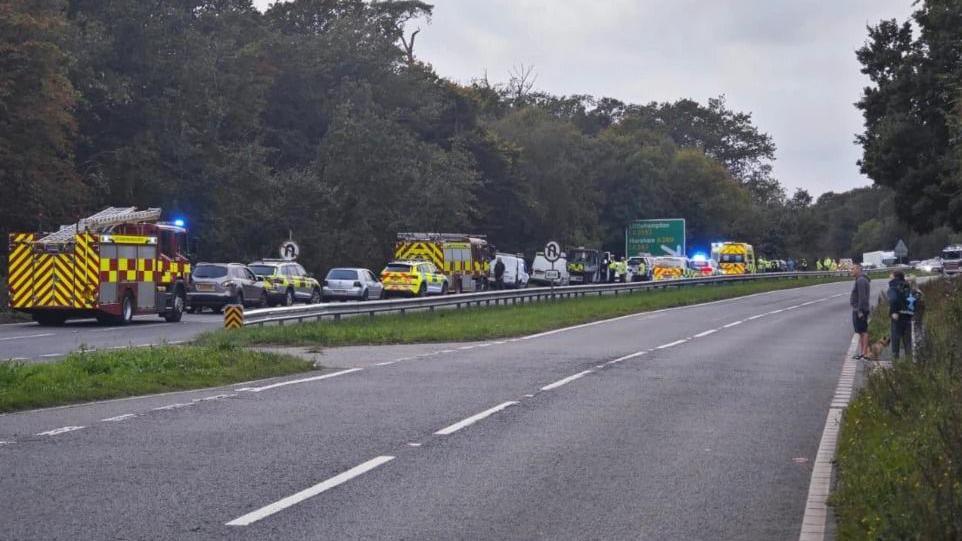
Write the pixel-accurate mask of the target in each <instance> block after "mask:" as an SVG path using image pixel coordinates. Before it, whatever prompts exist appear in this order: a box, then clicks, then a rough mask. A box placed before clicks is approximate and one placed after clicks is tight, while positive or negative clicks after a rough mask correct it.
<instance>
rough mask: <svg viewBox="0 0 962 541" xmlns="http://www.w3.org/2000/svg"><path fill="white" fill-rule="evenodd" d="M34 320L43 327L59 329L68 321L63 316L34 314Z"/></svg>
mask: <svg viewBox="0 0 962 541" xmlns="http://www.w3.org/2000/svg"><path fill="white" fill-rule="evenodd" d="M33 320H34V321H36V322H37V324H39V325H41V326H43V327H59V326H61V325H63V324H64V323H65V322H66V321H67V316H65V315H63V314H34V315H33Z"/></svg>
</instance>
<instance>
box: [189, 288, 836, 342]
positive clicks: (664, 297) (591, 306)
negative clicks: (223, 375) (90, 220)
mask: <svg viewBox="0 0 962 541" xmlns="http://www.w3.org/2000/svg"><path fill="white" fill-rule="evenodd" d="M848 279H849V278H800V279H798V280H775V279H772V280H760V281H757V282H748V283H737V284H727V285H707V286H686V287H681V288H678V289H666V290H656V291H642V292H637V293H634V294H631V295H628V294H622V295H618V296H614V295H605V296H600V297H599V296H592V297H580V298H575V299H559V300H554V301H546V302H536V303H530V304H524V305H510V306H491V307H480V308H469V309H462V310H437V311H434V312H417V313H410V312H409V313H408V314H406V315H403V316H402V315H384V316H377V317H375V318H373V319H372V318H368V317H355V318H349V319H345V320H342V321H338V322H333V321H323V322H312V323H302V324H297V325H284V326H264V327H246V328H243V329H238V330H234V331H215V332H212V333H208V334H206V335H204V336H202V337H200V338H199V339H198V341H197V343H199V344H204V345H220V344H231V345H244V346H251V345H291V346H328V347H330V346H348V345H365V344H408V343H426V342H460V341H471V340H489V339H495V338H505V337H511V336H523V335H527V334H532V333H538V332H543V331H547V330H551V329H557V328H561V327H566V326H570V325H578V324H581V323H587V322H591V321H597V320H600V319H606V318H611V317H617V316H622V315H627V314H632V313H637V312H645V311H650V310H657V309H661V308H669V307H674V306H684V305H689V304H697V303H703V302H709V301H715V300H722V299H730V298H734V297H741V296H744V295H750V294H753V293H760V292H765V291H773V290H781V289H789V288H795V287H802V286H809V285H815V284H822V283H829V282H836V281H839V280H848Z"/></svg>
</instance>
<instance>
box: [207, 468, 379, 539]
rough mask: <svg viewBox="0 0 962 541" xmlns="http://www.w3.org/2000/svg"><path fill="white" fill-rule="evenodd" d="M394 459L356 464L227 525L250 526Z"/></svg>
mask: <svg viewBox="0 0 962 541" xmlns="http://www.w3.org/2000/svg"><path fill="white" fill-rule="evenodd" d="M392 460H394V457H393V456H379V457H377V458H373V459H371V460H368V461H367V462H365V463H363V464H359V465H357V466H354V467H353V468H351V469H349V470H347V471H346V472H344V473H339V474H337V475H335V476H334V477H331V478H330V479H328V480H326V481H321V482H320V483H318V484H316V485H314V486H312V487H310V488H307V489H304V490H302V491H300V492H298V493H296V494H292V495H290V496H288V497H286V498H284V499H281V500H278V501H276V502H274V503H272V504H270V505H267V506H264V507H261V508H260V509H258V510H256V511H251V512H250V513H247V514H246V515H244V516H241V517H238V518H235V519H234V520H232V521H230V522H228V523H227V524H226V526H248V525H250V524H253V523H255V522H257V521H258V520H261V519H264V518H267V517H269V516H271V515H273V514H274V513H277V512H279V511H283V510H284V509H287V508H288V507H291V506H293V505H297V504H298V503H300V502H302V501H304V500H306V499H308V498H313V497H314V496H317V495H318V494H320V493H322V492H325V491H328V490H330V489H332V488H334V487H336V486H338V485H341V484H344V483H346V482H348V481H350V480H351V479H354V478H355V477H357V476H359V475H363V474H365V473H367V472H369V471H371V470H373V469H374V468H377V467H378V466H380V465H382V464H385V463H387V462H390V461H392Z"/></svg>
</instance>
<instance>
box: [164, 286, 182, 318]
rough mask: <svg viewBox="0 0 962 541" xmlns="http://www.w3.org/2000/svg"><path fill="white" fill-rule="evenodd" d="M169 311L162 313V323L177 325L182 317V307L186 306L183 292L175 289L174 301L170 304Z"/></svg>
mask: <svg viewBox="0 0 962 541" xmlns="http://www.w3.org/2000/svg"><path fill="white" fill-rule="evenodd" d="M171 305H172V306H171V307H170V310H168V311H167V312H166V313H164V321H166V322H167V323H177V322H178V321H180V319H181V318H182V317H184V306H186V305H187V300H186V299H185V298H184V291H183V290H181V289H177V291H176V292H175V293H174V300H173V301H172V302H171Z"/></svg>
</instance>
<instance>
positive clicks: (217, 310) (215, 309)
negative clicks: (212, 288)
mask: <svg viewBox="0 0 962 541" xmlns="http://www.w3.org/2000/svg"><path fill="white" fill-rule="evenodd" d="M210 311H211V312H213V313H215V314H223V313H224V305H223V304H222V305H220V306H211V307H210Z"/></svg>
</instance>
